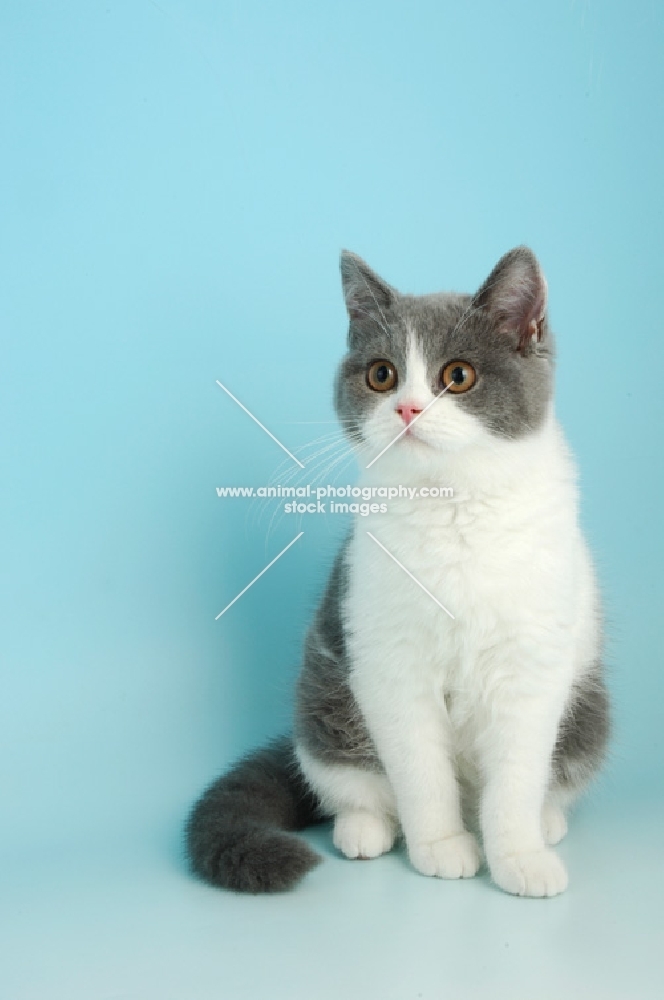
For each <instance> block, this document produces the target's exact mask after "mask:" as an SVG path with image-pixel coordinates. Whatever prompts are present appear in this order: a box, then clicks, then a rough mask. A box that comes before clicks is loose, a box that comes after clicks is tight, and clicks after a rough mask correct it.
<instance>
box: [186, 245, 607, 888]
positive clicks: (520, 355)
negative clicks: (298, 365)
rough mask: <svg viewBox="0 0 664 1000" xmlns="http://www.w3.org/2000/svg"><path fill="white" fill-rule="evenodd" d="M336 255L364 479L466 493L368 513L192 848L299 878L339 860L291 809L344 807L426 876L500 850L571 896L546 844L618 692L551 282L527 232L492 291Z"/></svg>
mask: <svg viewBox="0 0 664 1000" xmlns="http://www.w3.org/2000/svg"><path fill="white" fill-rule="evenodd" d="M341 275H342V284H343V292H344V297H345V302H346V307H347V311H348V315H349V321H350V323H349V334H348V352H347V354H346V355H345V357H344V358H343V361H342V362H341V365H340V368H339V371H338V375H337V379H336V388H335V402H336V410H337V413H338V416H339V418H340V420H341V422H342V425H343V427H344V428H345V431H346V434H347V436H348V438H349V440H350V442H351V444H352V446H353V447H354V448H355V449H356V450H357V453H358V455H359V456H360V458H361V462H360V465H361V467H362V473H361V480H360V485H370V486H390V485H397V484H404V483H406V484H408V485H411V486H417V487H420V488H421V487H432V486H438V487H440V486H446V487H452V488H453V497H452V498H450V497H446V498H445V499H440V498H429V499H425V498H422V497H414V498H411V497H410V496H407V497H399V498H397V499H392V500H391V501H390V503H389V505H388V507H389V509H388V511H387V513H374V514H371V513H370V514H369V515H368V516H366V517H357V518H356V519H355V523H354V526H353V528H352V530H351V533H350V535H349V537H348V539H347V541H346V542H345V544H344V546H343V548H342V550H341V551H340V553H339V555H338V557H337V559H336V562H335V563H334V567H333V569H332V573H331V576H330V579H329V582H328V585H327V589H326V590H325V593H324V596H323V598H322V601H321V602H320V605H319V607H318V610H317V612H316V614H315V617H314V620H313V623H312V624H311V627H310V629H309V631H308V633H307V636H306V639H305V644H304V659H303V667H302V671H301V674H300V677H299V681H298V684H297V691H296V705H295V721H294V732H293V735H292V736H287V737H283V738H281V739H278V740H275V741H273V742H272V743H271V744H270V745H268V746H267V747H265V748H264V749H261V750H259V751H257V752H255V753H253V754H250V755H248V756H247V757H245V758H244V759H242V760H241V761H240V762H239V763H238V764H237V765H236V766H235V767H234V768H233V769H231V770H230V771H229V772H228V773H227V774H225V775H223V776H222V777H220V778H219V779H218V780H217V781H215V782H214V783H213V784H212V785H211V786H210V787H209V788H208V790H207V791H206V792H205V793H204V794H203V796H202V797H201V798H200V799H199V801H198V802H197V803H196V804H195V806H194V808H193V810H192V812H191V814H190V816H189V819H188V821H187V828H186V842H187V852H188V857H189V861H190V865H191V868H192V870H193V872H195V873H196V874H197V875H198V876H199V877H202V878H203V879H205V880H206V881H208V882H210V883H212V884H214V885H217V886H221V887H226V888H229V889H233V890H236V891H246V892H256V893H257V892H276V891H282V890H286V889H290V888H291V887H292V886H294V885H295V884H296V883H297V882H298V881H299V880H300V879H301V878H302V877H303V876H304V875H305V873H306V872H308V871H309V870H310V869H311V868H313V867H314V865H316V864H317V863H318V862H319V861H320V860H321V859H320V856H319V855H318V854H317V853H316V852H315V851H314V850H313V849H312V848H311V847H310V846H309V845H308V844H307V843H305V842H304V841H303V840H302V839H301V838H298V837H295V836H293V835H292V833H291V832H289V831H293V830H298V829H303V828H305V827H306V826H308V825H310V824H313V823H316V822H320V821H322V820H325V819H333V821H334V829H333V841H334V845H335V846H336V848H337V849H338V850H339V851H340V852H341V853H342V854H343V855H345V856H346V857H348V858H375V857H377V856H379V855H381V854H383V853H385V852H386V851H389V850H390V849H391V848H392V846H393V844H394V843H395V840H396V839H397V838H398V837H401V836H402V837H403V838H404V839H405V844H406V849H407V853H408V857H409V859H410V862H411V864H412V866H413V868H414V869H416V870H417V871H418V872H421V873H422V874H424V875H429V876H438V877H440V878H467V877H470V876H473V875H475V873H476V872H477V871H478V869H479V868H480V866H481V864H482V861H483V859H485V860H486V864H487V865H488V869H489V872H490V875H491V878H492V879H493V882H494V883H495V884H496V885H498V886H499V887H500V888H502V889H503V890H505V891H506V892H508V893H513V894H516V895H522V896H554V895H556V894H558V893H560V892H562V891H563V890H564V889H565V888H566V886H567V880H568V879H567V872H566V869H565V867H564V865H563V862H562V861H561V859H560V857H559V856H558V854H557V853H556V852H555V851H554V850H553V849H552V848H553V845H555V844H556V843H557V842H558V841H559V840H561V839H562V837H563V836H564V835H565V833H566V830H567V819H566V813H567V811H568V808H569V806H570V805H571V803H572V802H573V800H574V799H575V798H576V797H577V796H578V795H579V793H580V792H582V791H583V790H584V789H585V787H586V786H587V784H588V783H589V781H590V779H591V778H592V777H593V776H594V774H595V773H596V772H597V770H598V768H599V767H600V765H601V764H602V762H603V760H604V758H605V755H606V748H607V741H608V738H609V732H610V705H609V698H608V694H607V687H606V682H605V679H604V670H603V666H602V652H601V647H602V634H601V633H602V628H601V620H600V606H599V598H598V592H597V585H596V582H595V575H594V571H593V567H592V562H591V557H590V555H589V553H588V549H587V547H586V543H585V541H584V538H583V536H582V533H581V530H580V528H579V524H578V516H577V486H576V472H575V466H574V462H573V459H572V457H571V455H570V452H569V450H568V447H567V445H566V443H565V439H564V437H563V434H562V431H561V429H560V426H559V425H558V423H557V421H556V418H555V415H554V405H553V369H554V342H553V336H552V333H551V330H550V327H549V322H548V317H547V284H546V280H545V278H544V276H543V273H542V270H541V268H540V265H539V262H538V260H537V258H536V257H535V255H534V254H533V252H532V251H531V250H530V249H528V248H527V247H524V246H521V247H517V248H516V249H514V250H511V251H510V252H509V253H507V254H505V256H504V257H502V258H501V260H500V261H499V262H498V264H497V265H496V266H495V267H494V269H493V271H492V272H491V274H490V275H489V277H488V279H487V280H486V281H485V282H484V284H483V285H482V286H481V287H480V289H479V291H478V292H477V293H476V294H475V295H464V294H456V293H437V294H431V295H421V296H414V295H405V294H402V293H400V292H398V291H397V290H396V289H395V288H393V287H392V286H391V285H389V284H387V283H386V282H385V281H384V280H383V279H382V278H380V277H379V276H378V275H377V274H376V273H375V272H374V271H373V270H372V269H371V268H370V267H369V266H368V265H367V264H366V263H365V262H364V261H363V260H362V259H361V258H360V257H358V256H356V255H355V254H351V253H349V252H347V251H344V252H343V253H342V255H341ZM397 436H398V437H397ZM395 438H397V440H395ZM378 456H379V457H378ZM370 458H371V459H372V460H371V461H370ZM409 574H410V575H411V576H409ZM418 584H419V586H418ZM425 591H426V592H425ZM480 841H481V844H482V848H480Z"/></svg>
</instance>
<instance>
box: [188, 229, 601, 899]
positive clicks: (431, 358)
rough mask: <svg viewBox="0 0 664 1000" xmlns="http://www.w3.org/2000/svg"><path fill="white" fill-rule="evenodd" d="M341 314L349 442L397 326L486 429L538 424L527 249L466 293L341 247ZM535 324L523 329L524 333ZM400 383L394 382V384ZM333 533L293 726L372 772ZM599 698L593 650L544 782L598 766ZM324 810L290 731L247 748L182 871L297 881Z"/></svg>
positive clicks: (573, 779)
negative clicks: (462, 380) (463, 386)
mask: <svg viewBox="0 0 664 1000" xmlns="http://www.w3.org/2000/svg"><path fill="white" fill-rule="evenodd" d="M341 274H342V282H343V288H344V296H345V299H346V305H347V308H348V314H349V317H350V327H349V334H348V353H347V354H346V356H345V358H344V359H343V361H342V363H341V366H340V368H339V371H338V373H337V379H336V388H335V396H336V406H337V412H338V414H339V416H340V418H341V419H342V420H343V421H344V426H345V429H346V431H347V433H348V435H349V436H350V437H351V438H352V439H355V440H356V441H359V440H361V439H362V426H363V423H364V421H365V420H366V418H367V416H368V415H369V414H370V413H371V410H372V407H373V406H374V405H376V393H374V392H372V391H371V390H370V389H369V388H368V386H367V384H366V370H367V365H368V363H369V362H370V361H372V360H376V359H378V358H387V359H389V360H390V361H392V363H393V364H394V365H395V366H396V369H397V372H399V371H403V370H404V369H405V364H406V357H407V351H408V346H409V343H408V338H409V336H410V333H409V331H413V332H414V334H415V336H416V337H417V339H418V341H419V344H420V346H421V350H422V354H423V356H424V358H425V360H426V363H427V369H428V373H429V377H430V379H431V387H432V390H435V391H436V392H439V391H440V384H439V374H440V371H441V368H443V367H444V366H445V365H446V364H448V363H449V362H450V361H453V360H457V359H459V360H464V361H467V362H469V363H470V364H472V365H473V366H474V367H475V369H476V372H477V376H478V377H477V382H476V384H475V385H474V386H473V387H472V388H471V389H470V390H469V391H467V392H465V393H463V394H462V395H459V396H457V397H455V402H456V405H458V406H462V407H467V408H468V409H469V410H470V411H471V412H472V413H473V414H474V415H475V416H476V417H478V418H479V419H480V420H482V421H483V422H484V424H485V426H486V427H488V428H489V429H490V430H491V431H492V432H493V433H494V434H496V435H497V436H499V437H503V438H518V437H521V436H522V435H525V434H527V433H529V432H530V431H531V430H533V429H535V428H536V427H538V426H539V424H540V423H541V421H542V419H543V416H544V413H545V409H546V405H547V403H548V401H549V399H550V397H551V393H552V391H553V339H552V336H551V332H550V330H549V328H548V324H547V320H546V316H545V314H544V303H545V295H546V284H545V283H544V279H543V278H542V276H541V273H540V271H539V267H538V264H537V260H536V258H535V257H534V255H533V254H532V252H531V251H530V250H528V249H527V248H525V247H517V248H516V250H513V251H511V252H510V253H509V254H506V255H505V256H504V257H503V258H502V259H501V260H500V261H499V262H498V264H497V265H496V267H495V268H494V270H493V271H492V273H491V275H490V276H489V278H488V279H487V281H486V282H485V283H484V284H483V285H482V287H481V288H480V289H479V291H478V292H477V293H476V294H475V295H474V296H471V295H459V294H454V293H440V294H434V295H421V296H413V295H402V294H400V293H399V292H397V291H396V289H394V288H393V287H392V286H391V285H388V284H387V283H386V282H384V281H383V280H382V279H381V278H379V277H378V275H376V274H375V272H373V271H372V270H371V269H370V268H369V267H368V266H367V264H365V263H364V261H362V260H361V259H360V258H359V257H356V256H355V255H354V254H350V253H347V252H344V253H343V254H342V256H341ZM533 331H534V335H533ZM397 384H398V383H397ZM346 548H347V544H346V545H344V547H343V548H342V550H341V552H340V553H339V555H338V556H337V559H336V561H335V563H334V567H333V569H332V573H331V575H330V579H329V582H328V585H327V588H326V591H325V593H324V595H323V598H322V600H321V603H320V606H319V608H318V611H317V612H316V615H315V618H314V621H313V623H312V625H311V628H310V629H309V632H308V633H307V637H306V640H305V644H304V662H303V667H302V672H301V675H300V678H299V682H298V686H297V695H296V710H295V739H296V741H297V742H298V743H300V744H301V745H302V746H303V747H304V748H305V749H306V750H307V751H308V752H309V754H311V755H312V756H313V757H315V758H317V759H318V760H320V761H321V762H323V763H325V764H338V765H349V766H353V767H356V768H359V769H363V770H368V771H372V772H380V771H382V765H381V762H380V760H379V758H378V755H377V753H376V750H375V747H374V745H373V743H372V740H371V737H370V735H369V732H368V730H367V727H366V724H365V722H364V719H363V717H362V713H361V711H360V708H359V706H358V704H357V702H356V700H355V698H354V697H353V694H352V692H351V690H350V686H349V669H350V664H349V662H348V654H347V643H346V636H345V632H344V623H343V615H342V606H343V601H344V598H345V595H346V593H347V573H348V571H347V566H346ZM609 730H610V719H609V703H608V696H607V692H606V687H605V684H604V680H603V676H602V668H601V664H600V663H597V664H595V665H594V666H593V669H592V670H591V671H590V672H589V674H588V675H587V677H586V679H585V680H584V681H583V682H582V683H580V684H579V685H578V686H577V687H576V688H575V689H574V692H573V697H572V699H571V700H570V703H569V706H568V708H567V710H566V712H565V714H564V716H563V719H562V721H561V724H560V727H559V732H558V739H557V742H556V746H555V750H554V753H553V756H552V761H551V785H552V787H557V788H560V789H562V790H566V789H572V788H574V789H578V788H580V787H582V786H583V785H584V784H586V783H587V782H588V781H589V779H590V778H591V777H592V776H593V774H594V773H595V772H596V771H597V769H598V767H599V766H600V765H601V763H602V761H603V759H604V755H605V752H606V745H607V740H608V737H609ZM323 818H325V817H324V814H323V812H322V809H321V806H320V804H319V803H318V802H317V801H316V799H315V797H314V796H313V794H312V793H311V791H310V790H309V789H308V787H307V784H306V781H305V778H304V776H303V775H302V773H301V771H300V769H299V767H298V764H297V760H296V757H295V755H294V748H293V743H292V741H291V740H290V738H288V737H284V738H283V739H282V740H279V741H275V742H274V743H272V744H271V745H270V746H268V747H267V748H265V749H264V750H259V751H257V752H256V753H254V754H251V755H249V756H248V757H245V758H244V759H243V760H241V761H240V762H239V763H238V764H237V765H236V766H235V767H234V768H233V769H232V770H231V771H229V772H228V773H227V774H225V775H223V776H222V777H220V778H219V779H217V781H215V782H214V783H213V784H212V785H211V786H210V787H209V788H208V790H207V791H206V792H205V793H204V795H203V796H202V797H201V799H200V800H199V801H198V802H197V803H196V805H195V806H194V809H193V811H192V813H191V815H190V817H189V820H188V823H187V829H186V842H187V852H188V856H189V860H190V863H191V867H192V870H193V871H194V872H195V873H196V874H198V875H199V876H200V877H201V878H203V879H205V880H206V881H208V882H211V883H212V884H213V885H217V886H220V887H223V888H228V889H234V890H237V891H244V892H276V891H280V890H284V889H289V888H291V887H292V886H293V885H295V884H296V883H297V882H298V881H299V880H300V879H301V878H302V877H303V876H304V874H306V872H308V871H309V870H310V869H311V868H312V867H314V865H316V864H317V863H318V861H319V860H320V858H319V857H318V855H317V854H316V853H315V852H314V851H312V850H311V849H310V848H309V846H308V845H307V844H305V843H304V842H303V841H301V840H298V839H297V838H295V837H293V836H291V835H290V834H289V833H288V832H287V831H291V830H298V829H302V828H303V827H305V826H307V825H309V824H310V823H315V822H318V821H320V820H321V819H323Z"/></svg>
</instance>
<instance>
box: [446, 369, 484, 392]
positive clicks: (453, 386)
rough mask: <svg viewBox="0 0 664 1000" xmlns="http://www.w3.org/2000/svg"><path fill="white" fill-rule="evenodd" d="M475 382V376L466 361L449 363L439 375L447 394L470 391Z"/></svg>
mask: <svg viewBox="0 0 664 1000" xmlns="http://www.w3.org/2000/svg"><path fill="white" fill-rule="evenodd" d="M476 380H477V374H476V372H475V369H474V368H473V366H472V365H469V364H468V362H467V361H450V363H449V365H445V367H444V368H443V370H442V371H441V373H440V381H441V384H442V385H444V386H445V388H446V389H448V390H449V392H467V391H468V389H472V387H473V386H474V385H475V382H476Z"/></svg>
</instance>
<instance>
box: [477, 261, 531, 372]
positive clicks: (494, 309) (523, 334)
mask: <svg viewBox="0 0 664 1000" xmlns="http://www.w3.org/2000/svg"><path fill="white" fill-rule="evenodd" d="M546 300H547V284H546V279H545V277H544V275H543V274H542V270H541V268H540V266H539V262H538V260H537V257H536V256H535V254H534V253H533V252H532V250H529V249H528V247H523V246H522V247H516V248H515V249H514V250H510V251H509V253H506V254H505V256H504V257H501V259H500V260H499V261H498V263H497V264H496V266H495V267H494V269H493V271H492V272H491V274H490V275H489V277H488V278H487V280H486V281H485V282H484V284H483V285H482V287H481V288H480V290H479V292H478V293H477V294H476V296H475V298H474V299H473V304H474V305H475V306H476V307H478V308H480V309H483V310H484V311H485V312H487V313H488V314H489V316H490V317H491V320H492V322H493V324H494V325H495V326H496V328H497V329H498V330H499V331H500V332H501V333H505V334H508V335H510V336H511V337H512V338H513V339H514V342H515V345H516V350H517V351H518V352H519V353H520V354H522V355H523V356H524V357H525V356H527V354H528V353H529V351H530V347H531V345H532V344H533V343H534V342H536V341H540V340H542V338H543V336H544V334H545V332H546Z"/></svg>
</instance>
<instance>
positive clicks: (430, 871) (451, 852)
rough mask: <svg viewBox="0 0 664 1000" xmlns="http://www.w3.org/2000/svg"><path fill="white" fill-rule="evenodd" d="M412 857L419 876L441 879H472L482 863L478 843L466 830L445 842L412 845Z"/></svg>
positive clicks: (410, 849) (409, 852)
mask: <svg viewBox="0 0 664 1000" xmlns="http://www.w3.org/2000/svg"><path fill="white" fill-rule="evenodd" d="M408 856H409V857H410V860H411V863H412V865H413V867H414V868H417V870H418V872H421V873H422V875H433V876H436V877H437V878H472V876H473V875H475V874H477V870H478V868H479V867H480V864H481V862H482V855H481V853H480V849H479V846H478V843H477V840H476V839H475V837H474V836H473V835H472V833H468V832H466V831H465V830H464V832H463V833H457V834H455V835H454V836H452V837H444V838H442V839H441V840H431V841H426V842H415V843H411V844H409V845H408Z"/></svg>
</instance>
